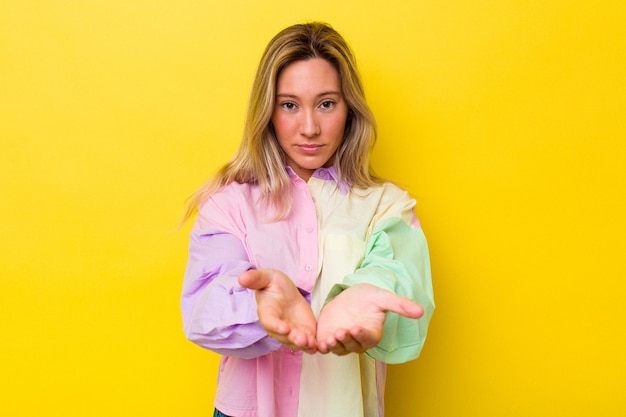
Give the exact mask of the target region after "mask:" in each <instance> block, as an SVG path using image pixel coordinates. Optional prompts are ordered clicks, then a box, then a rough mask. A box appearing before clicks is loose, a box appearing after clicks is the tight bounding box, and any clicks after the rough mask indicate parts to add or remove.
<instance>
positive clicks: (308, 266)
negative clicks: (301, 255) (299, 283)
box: [304, 265, 313, 271]
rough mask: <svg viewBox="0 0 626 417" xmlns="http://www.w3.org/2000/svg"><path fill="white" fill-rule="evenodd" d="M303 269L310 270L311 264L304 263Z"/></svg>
mask: <svg viewBox="0 0 626 417" xmlns="http://www.w3.org/2000/svg"><path fill="white" fill-rule="evenodd" d="M304 269H306V270H307V271H310V270H311V269H313V267H312V266H311V265H306V266H305V267H304Z"/></svg>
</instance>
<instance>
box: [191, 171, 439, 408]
mask: <svg viewBox="0 0 626 417" xmlns="http://www.w3.org/2000/svg"><path fill="white" fill-rule="evenodd" d="M287 170H288V172H289V176H290V179H291V183H292V187H293V188H292V191H293V205H292V209H291V210H290V212H289V214H288V215H287V216H286V217H285V218H282V219H280V220H278V221H275V220H273V218H274V217H275V213H272V210H269V209H267V207H266V205H264V204H263V203H262V202H261V200H260V197H261V192H260V189H259V187H258V186H257V185H256V184H239V183H231V184H229V185H227V186H225V187H223V188H221V189H220V190H219V191H218V192H216V193H214V194H213V195H212V196H211V197H210V198H209V199H208V200H207V201H206V202H205V203H204V204H203V205H202V206H201V207H200V208H199V213H198V218H197V220H196V222H195V224H194V227H193V230H192V232H191V239H190V246H189V259H188V264H187V269H186V272H185V280H184V285H183V295H182V302H181V306H182V315H183V322H184V329H185V334H186V335H187V337H188V338H189V339H190V340H191V341H193V342H195V343H197V344H198V345H200V346H202V347H204V348H207V349H210V350H212V351H215V352H217V353H219V354H221V355H223V356H222V359H221V363H220V368H219V375H218V387H217V393H216V398H215V406H216V408H217V409H219V410H220V411H222V412H223V413H225V414H227V415H230V416H236V417H309V416H311V417H320V416H323V417H382V416H383V412H384V406H383V392H384V382H385V364H386V363H401V362H405V361H408V360H411V359H414V358H416V357H417V356H418V355H419V353H420V351H421V349H422V346H423V344H424V341H425V338H426V332H427V328H428V323H429V321H430V317H431V315H432V312H433V310H434V301H433V291H432V284H431V275H430V261H429V256H428V248H427V245H426V239H425V237H424V234H423V233H422V230H421V228H420V226H419V222H418V220H417V218H416V217H415V214H414V206H415V201H414V200H413V199H411V198H410V197H409V195H408V194H407V193H406V192H405V191H403V190H401V189H400V188H398V187H397V186H395V185H393V184H391V183H385V184H383V185H380V186H374V187H370V188H367V189H360V188H357V187H350V186H349V185H348V184H345V183H343V182H340V181H338V178H337V174H336V172H335V170H334V168H333V167H330V168H320V169H318V170H316V171H315V172H314V173H313V176H312V177H311V178H310V179H309V180H308V181H307V182H305V181H304V180H302V179H301V178H300V177H298V176H297V175H296V174H295V173H294V172H293V171H292V170H291V169H290V168H287ZM261 268H272V269H278V270H281V271H283V272H284V273H285V274H287V275H288V276H289V277H291V278H292V279H293V281H294V283H295V284H296V286H297V287H298V288H299V289H300V291H301V292H302V294H303V295H304V296H305V297H306V298H307V300H308V301H309V302H310V303H311V307H312V309H313V311H314V313H315V314H316V315H317V314H319V311H320V310H321V308H322V307H323V306H324V304H325V303H326V302H328V301H329V300H330V299H332V298H333V297H334V296H336V295H337V294H339V293H340V292H341V291H342V290H344V289H345V288H347V287H349V286H351V285H355V284H359V283H368V284H372V285H376V286H378V287H381V288H383V289H386V290H389V291H392V292H394V293H396V294H398V295H401V296H403V297H407V298H410V299H412V300H414V301H415V302H417V303H418V304H420V305H421V306H422V307H423V308H424V310H425V314H424V316H423V317H422V318H420V319H418V320H414V319H408V318H405V317H401V316H399V315H397V314H394V313H387V317H386V320H385V324H384V328H383V332H384V333H383V339H382V341H381V342H380V344H379V345H378V346H376V347H374V348H372V349H370V350H368V351H367V352H366V353H364V354H350V355H345V356H336V355H333V354H326V355H322V354H314V355H309V354H303V353H302V352H292V351H291V350H289V349H288V348H286V347H285V346H283V345H281V344H280V343H279V342H278V341H276V340H275V339H272V338H271V337H269V336H268V335H267V333H266V332H265V330H264V329H263V327H261V325H260V323H259V318H258V315H257V306H256V301H255V296H254V291H251V290H249V289H247V288H243V287H241V286H240V285H239V283H238V281H237V277H238V276H239V274H241V273H242V272H244V271H247V270H249V269H261Z"/></svg>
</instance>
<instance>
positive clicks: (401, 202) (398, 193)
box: [352, 182, 417, 225]
mask: <svg viewBox="0 0 626 417" xmlns="http://www.w3.org/2000/svg"><path fill="white" fill-rule="evenodd" d="M352 195H353V196H354V198H356V199H362V200H368V201H371V202H374V201H375V203H376V209H375V212H374V217H373V219H372V224H373V225H375V224H377V223H378V222H380V221H382V220H385V219H390V218H399V219H402V220H403V221H404V222H405V223H407V224H410V225H415V224H417V221H416V218H415V213H414V208H415V204H416V203H415V200H414V199H413V198H412V197H411V196H410V194H409V193H408V192H407V191H406V190H404V189H402V188H401V187H399V186H397V185H396V184H394V183H392V182H384V183H382V184H379V185H375V186H371V187H368V188H360V189H359V188H355V189H353V190H352Z"/></svg>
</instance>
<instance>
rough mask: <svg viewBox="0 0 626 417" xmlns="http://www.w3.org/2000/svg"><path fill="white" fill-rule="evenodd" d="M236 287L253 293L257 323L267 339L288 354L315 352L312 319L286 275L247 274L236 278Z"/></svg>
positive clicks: (263, 271) (260, 271)
mask: <svg viewBox="0 0 626 417" xmlns="http://www.w3.org/2000/svg"><path fill="white" fill-rule="evenodd" d="M239 284H241V286H243V287H246V288H249V289H252V290H255V295H256V301H257V306H258V314H259V320H260V321H261V325H262V326H263V328H264V329H265V331H266V332H267V334H268V335H270V336H271V337H273V338H274V339H276V340H278V341H279V342H281V343H282V344H284V345H286V346H287V347H289V348H290V349H291V350H303V351H305V352H307V353H315V352H316V351H317V349H316V342H315V334H316V328H317V324H316V322H315V316H314V315H313V311H312V310H311V307H310V306H309V303H308V302H307V301H306V300H305V298H304V297H303V296H302V294H300V291H298V288H297V287H296V286H295V284H294V283H293V281H291V279H289V277H288V276H287V275H285V274H284V273H282V272H280V271H278V270H275V269H258V270H250V271H246V272H244V273H243V274H241V275H239Z"/></svg>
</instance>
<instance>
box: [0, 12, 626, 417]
mask: <svg viewBox="0 0 626 417" xmlns="http://www.w3.org/2000/svg"><path fill="white" fill-rule="evenodd" d="M313 19H318V20H324V21H328V22H330V23H332V24H333V25H334V26H335V27H336V28H337V29H338V30H339V31H340V32H342V33H343V34H344V35H345V37H346V38H347V39H348V41H349V42H350V43H351V44H352V46H353V48H354V50H355V52H356V54H357V58H358V60H359V64H360V68H361V70H362V73H363V77H364V79H365V82H366V87H367V93H368V97H369V100H370V102H371V105H372V107H373V109H374V111H375V113H376V115H377V118H378V122H379V125H380V138H379V142H378V144H377V147H376V150H375V153H374V164H375V167H376V169H377V171H378V172H379V173H380V174H382V175H383V176H386V177H388V178H390V179H393V180H395V181H397V182H399V183H400V184H402V185H404V186H405V187H406V188H407V189H409V190H410V191H411V192H412V193H413V195H415V197H416V199H417V200H418V206H417V211H418V215H419V217H420V218H421V220H422V223H423V227H424V229H425V231H426V233H427V236H428V237H429V242H430V247H431V252H432V263H433V273H434V286H435V291H436V300H437V306H438V310H437V311H436V313H435V316H434V318H433V322H432V327H431V334H430V338H429V341H428V343H427V344H426V347H425V349H424V352H423V355H422V357H421V358H420V359H418V360H417V361H414V362H411V363H409V364H405V365H399V366H394V367H391V369H390V373H389V374H390V377H389V378H390V380H389V383H388V392H387V401H388V402H387V409H388V415H389V416H391V417H400V416H416V417H417V416H425V417H456V416H481V417H486V416H550V417H553V416H564V417H565V416H567V417H571V416H622V415H625V414H626V400H625V397H624V391H625V388H626V384H625V373H626V361H625V359H624V356H625V352H626V343H625V341H624V339H625V337H624V336H625V335H624V321H625V320H626V312H625V311H624V295H625V292H626V291H625V289H626V288H625V287H626V286H625V284H624V281H625V278H626V272H625V271H626V265H625V262H624V259H625V257H626V256H625V255H624V250H625V249H626V244H625V242H624V233H625V231H626V230H625V229H626V227H625V221H624V218H623V217H624V214H625V213H626V203H625V199H626V195H625V192H624V191H625V180H626V175H625V172H626V168H625V167H626V134H625V133H626V132H625V123H626V122H625V120H626V114H625V110H626V109H625V104H624V102H625V97H626V88H625V82H624V81H625V76H626V71H625V69H626V52H625V48H626V29H625V27H626V25H625V24H624V22H626V6H625V3H624V2H623V1H622V0H615V1H598V2H588V1H576V0H567V1H566V0H553V1H539V0H537V1H535V0H530V1H529V0H509V1H487V0H451V1H435V0H423V1H406V2H394V1H391V2H384V3H380V2H375V1H362V0H361V1H356V0H354V1H352V0H351V1H345V2H338V1H334V0H332V1H329V0H321V1H317V2H310V3H294V2H287V1H278V0H273V1H247V2H239V1H229V2H226V1H220V2H217V1H182V2H174V1H165V0H106V1H105V0H91V1H52V0H3V1H2V2H1V3H0V140H1V147H0V242H1V243H0V245H1V246H0V277H1V281H0V320H1V322H0V338H1V339H0V415H2V416H7V417H13V416H120V417H121V416H209V415H210V410H211V402H212V399H213V392H214V388H215V375H216V366H217V361H218V357H217V355H215V354H213V353H210V352H208V351H204V350H202V349H200V348H198V347H196V346H194V345H192V344H191V343H189V342H187V341H186V340H185V339H184V336H183V334H182V330H181V325H180V318H179V310H178V297H179V292H180V286H181V280H182V273H183V269H184V264H185V259H186V245H187V232H188V229H189V225H186V226H185V227H184V228H183V230H181V231H177V230H176V224H177V221H178V219H179V216H180V215H181V213H182V210H183V201H184V199H185V198H186V196H187V195H188V194H189V193H191V192H192V191H193V190H194V189H195V188H196V187H197V186H199V185H200V184H201V183H202V182H203V181H204V180H205V178H206V177H208V176H209V175H210V174H211V173H212V172H213V171H214V170H215V169H216V168H217V167H218V165H219V164H221V163H223V162H224V161H225V160H226V159H227V158H229V157H230V155H231V154H232V153H233V151H234V149H235V147H236V145H237V143H238V140H239V136H240V132H241V128H242V123H243V117H244V111H245V106H246V101H247V97H248V92H249V88H250V84H251V80H252V76H253V73H254V70H255V67H256V64H257V61H258V59H259V57H260V54H261V51H262V49H263V47H264V46H265V44H266V43H267V42H268V40H269V39H270V38H271V36H273V35H274V34H275V33H276V32H277V31H278V30H280V29H282V28H283V27H285V26H287V25H290V24H292V23H296V22H302V21H308V20H313Z"/></svg>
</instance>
